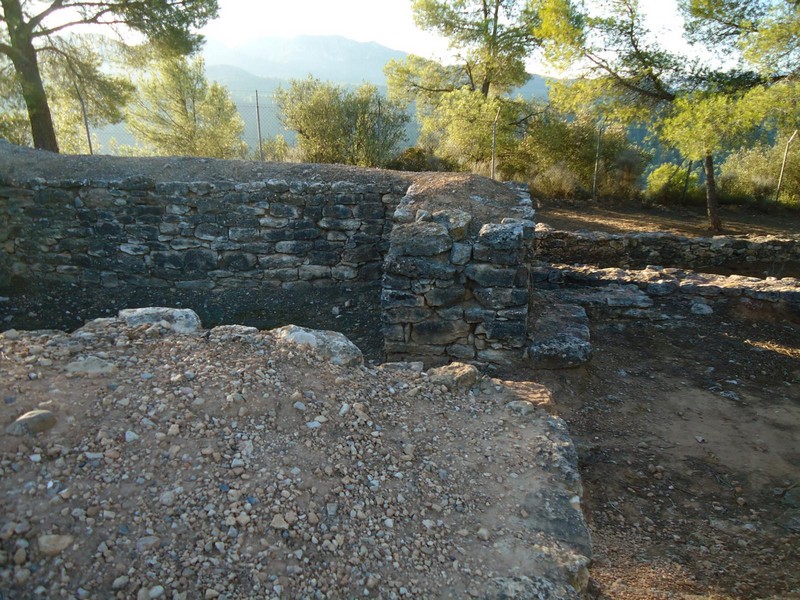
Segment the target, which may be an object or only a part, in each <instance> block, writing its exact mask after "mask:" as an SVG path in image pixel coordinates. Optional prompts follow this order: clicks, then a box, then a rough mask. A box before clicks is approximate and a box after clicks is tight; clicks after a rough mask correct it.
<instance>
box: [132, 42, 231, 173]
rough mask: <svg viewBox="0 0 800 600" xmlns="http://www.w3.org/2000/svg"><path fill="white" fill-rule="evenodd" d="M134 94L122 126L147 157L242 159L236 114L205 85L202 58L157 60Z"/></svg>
mask: <svg viewBox="0 0 800 600" xmlns="http://www.w3.org/2000/svg"><path fill="white" fill-rule="evenodd" d="M139 94H140V97H139V99H138V100H137V102H136V103H134V105H132V106H131V108H130V110H129V114H128V119H127V123H128V127H129V128H130V130H131V131H132V132H133V133H134V135H135V136H136V138H137V139H138V140H140V141H141V142H142V143H143V144H144V145H145V146H146V148H147V151H148V152H149V153H151V154H154V155H160V156H174V155H183V156H207V157H211V158H243V157H245V156H246V155H247V145H246V144H245V143H244V141H243V140H242V134H243V133H244V123H243V122H242V119H241V117H240V116H239V112H238V111H237V110H236V106H235V105H234V104H233V101H232V100H231V98H230V94H229V93H228V91H227V90H226V89H225V88H223V87H222V86H220V85H219V84H216V83H212V84H210V85H209V83H208V81H207V80H206V78H205V74H204V64H203V60H202V59H201V58H195V59H193V60H191V61H189V60H188V59H186V58H183V57H167V58H162V59H161V60H159V61H158V62H157V64H156V66H155V70H154V72H153V74H152V75H151V76H150V77H147V78H145V79H143V80H142V81H141V82H140V83H139Z"/></svg>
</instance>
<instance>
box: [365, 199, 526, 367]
mask: <svg viewBox="0 0 800 600" xmlns="http://www.w3.org/2000/svg"><path fill="white" fill-rule="evenodd" d="M514 192H515V194H516V195H515V196H512V197H511V198H510V199H506V201H505V202H498V201H497V200H498V199H497V198H494V199H488V198H482V197H480V196H475V195H473V196H471V197H470V201H469V202H466V201H465V202H462V203H459V204H457V205H456V206H454V205H452V204H451V203H449V202H447V201H445V200H444V199H442V198H432V199H431V198H428V199H423V198H420V197H418V193H419V192H418V190H417V189H416V187H415V186H412V187H411V188H410V189H409V191H408V194H407V195H406V196H405V197H404V198H403V199H402V201H401V203H400V205H399V206H398V208H397V210H396V212H395V214H394V221H395V226H394V229H393V231H392V236H391V249H390V251H389V254H388V256H387V259H386V264H385V275H384V280H383V289H382V296H381V303H382V310H383V321H384V324H383V335H384V340H385V348H386V354H387V358H388V359H389V360H402V359H408V358H410V357H414V358H421V359H423V360H424V361H425V362H426V364H442V363H447V362H449V361H450V360H454V359H457V360H467V361H472V360H477V361H479V362H486V363H497V362H506V361H508V360H513V359H519V358H521V357H522V355H523V352H524V350H523V348H524V347H525V345H526V339H527V320H528V301H529V297H530V294H529V292H530V289H529V285H530V283H529V282H530V278H529V276H528V269H527V267H526V260H527V259H528V258H529V257H528V256H527V254H526V249H528V248H530V246H531V242H532V240H533V232H534V222H533V217H534V213H533V209H532V208H531V201H530V197H529V195H528V193H527V190H526V189H524V188H516V189H515V190H514ZM470 202H472V203H477V204H478V205H480V206H477V207H476V206H470ZM487 204H492V205H493V206H492V209H493V210H492V211H491V213H490V214H487V213H486V211H482V210H480V208H485V207H486V206H487ZM476 209H477V210H476ZM492 218H494V219H496V220H497V222H484V221H486V220H490V219H492Z"/></svg>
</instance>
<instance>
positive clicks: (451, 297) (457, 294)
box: [425, 285, 467, 306]
mask: <svg viewBox="0 0 800 600" xmlns="http://www.w3.org/2000/svg"><path fill="white" fill-rule="evenodd" d="M466 293H467V290H466V289H465V288H464V286H463V285H452V286H450V287H446V288H434V289H432V290H431V291H429V292H428V293H426V294H425V301H426V302H427V303H428V305H430V306H453V305H454V304H457V303H459V302H463V301H464V298H465V296H466Z"/></svg>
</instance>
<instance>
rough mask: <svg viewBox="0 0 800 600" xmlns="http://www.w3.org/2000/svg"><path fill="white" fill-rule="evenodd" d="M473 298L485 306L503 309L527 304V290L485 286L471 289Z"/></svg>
mask: <svg viewBox="0 0 800 600" xmlns="http://www.w3.org/2000/svg"><path fill="white" fill-rule="evenodd" d="M472 293H473V295H474V296H475V299H476V300H477V301H478V302H480V303H481V304H482V305H483V306H485V307H486V308H493V309H503V308H508V307H511V306H527V304H528V290H526V289H524V288H515V287H486V288H475V289H474V290H472Z"/></svg>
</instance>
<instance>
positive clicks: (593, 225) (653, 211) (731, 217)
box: [536, 200, 800, 236]
mask: <svg viewBox="0 0 800 600" xmlns="http://www.w3.org/2000/svg"><path fill="white" fill-rule="evenodd" d="M720 216H721V218H722V225H723V230H724V231H723V233H724V234H730V235H748V234H756V235H786V234H798V233H800V211H790V210H778V209H776V210H774V211H772V212H763V211H758V210H756V209H755V208H752V207H739V206H723V207H721V209H720ZM536 221H537V222H538V223H547V224H548V225H550V226H551V227H553V228H554V229H560V230H565V231H577V230H588V231H604V232H606V233H627V232H633V231H663V232H671V233H676V234H679V235H686V236H708V235H712V233H711V230H710V228H709V225H708V217H707V216H706V213H705V209H704V208H702V207H697V206H674V207H666V206H654V207H651V208H646V207H643V206H642V205H641V204H639V203H633V202H587V201H578V200H575V201H570V200H561V201H556V200H547V201H540V202H539V206H538V207H537V211H536Z"/></svg>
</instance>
